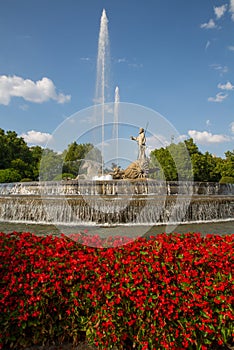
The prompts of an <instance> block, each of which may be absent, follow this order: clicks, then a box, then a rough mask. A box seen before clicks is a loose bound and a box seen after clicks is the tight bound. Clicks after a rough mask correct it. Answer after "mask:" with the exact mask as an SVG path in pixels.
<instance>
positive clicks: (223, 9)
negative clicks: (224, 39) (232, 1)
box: [214, 4, 227, 19]
mask: <svg viewBox="0 0 234 350" xmlns="http://www.w3.org/2000/svg"><path fill="white" fill-rule="evenodd" d="M226 11H227V4H225V5H222V6H217V7H214V13H215V16H216V18H217V19H220V18H221V17H222V16H223V15H224V13H225V12H226Z"/></svg>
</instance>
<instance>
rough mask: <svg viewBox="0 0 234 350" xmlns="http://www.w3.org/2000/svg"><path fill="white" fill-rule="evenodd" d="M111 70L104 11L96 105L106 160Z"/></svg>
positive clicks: (100, 37)
mask: <svg viewBox="0 0 234 350" xmlns="http://www.w3.org/2000/svg"><path fill="white" fill-rule="evenodd" d="M109 70H110V44H109V33H108V19H107V16H106V11H105V9H103V11H102V16H101V22H100V31H99V39H98V56H97V78H96V92H95V103H96V104H101V105H102V120H101V126H102V141H101V142H102V144H101V153H102V158H103V159H104V141H105V127H104V126H105V103H106V102H107V98H108V89H109ZM102 176H103V164H102Z"/></svg>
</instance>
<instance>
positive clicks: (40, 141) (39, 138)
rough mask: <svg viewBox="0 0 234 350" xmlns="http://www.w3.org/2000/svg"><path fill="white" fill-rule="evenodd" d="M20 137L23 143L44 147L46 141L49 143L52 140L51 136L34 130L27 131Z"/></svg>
mask: <svg viewBox="0 0 234 350" xmlns="http://www.w3.org/2000/svg"><path fill="white" fill-rule="evenodd" d="M20 136H21V137H23V139H24V140H25V142H27V143H31V144H34V145H45V144H46V143H47V142H48V141H50V140H51V139H52V138H53V136H52V135H51V134H48V133H45V132H44V133H43V132H40V131H35V130H31V131H28V132H27V133H26V134H22V135H20Z"/></svg>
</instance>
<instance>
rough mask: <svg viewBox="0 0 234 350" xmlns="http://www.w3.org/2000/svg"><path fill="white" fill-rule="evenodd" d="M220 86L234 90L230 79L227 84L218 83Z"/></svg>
mask: <svg viewBox="0 0 234 350" xmlns="http://www.w3.org/2000/svg"><path fill="white" fill-rule="evenodd" d="M218 88H219V89H221V90H229V91H230V90H233V89H234V85H232V83H230V81H228V82H227V83H226V84H221V83H219V84H218Z"/></svg>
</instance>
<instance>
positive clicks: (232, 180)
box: [219, 176, 234, 184]
mask: <svg viewBox="0 0 234 350" xmlns="http://www.w3.org/2000/svg"><path fill="white" fill-rule="evenodd" d="M219 182H220V183H221V184H234V176H223V177H222V178H221V179H220V181H219Z"/></svg>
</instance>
